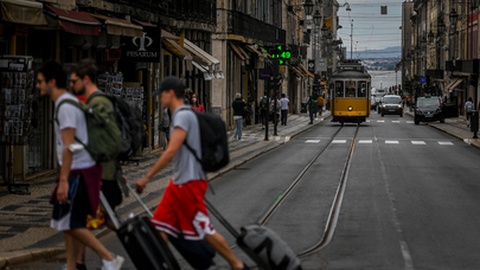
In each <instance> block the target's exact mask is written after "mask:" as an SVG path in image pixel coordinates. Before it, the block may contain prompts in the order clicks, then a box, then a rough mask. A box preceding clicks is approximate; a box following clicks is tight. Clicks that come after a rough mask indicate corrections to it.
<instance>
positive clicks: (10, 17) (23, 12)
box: [0, 0, 47, 25]
mask: <svg viewBox="0 0 480 270" xmlns="http://www.w3.org/2000/svg"><path fill="white" fill-rule="evenodd" d="M0 9H1V16H2V17H1V18H2V20H4V21H7V22H11V23H18V24H28V25H47V20H46V19H45V15H44V14H43V4H42V3H38V2H35V1H29V0H1V1H0Z"/></svg>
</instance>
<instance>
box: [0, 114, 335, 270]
mask: <svg viewBox="0 0 480 270" xmlns="http://www.w3.org/2000/svg"><path fill="white" fill-rule="evenodd" d="M329 115H330V112H326V113H324V115H323V116H322V117H323V118H327V117H328V116H329ZM323 118H319V119H318V120H315V121H314V125H309V124H308V122H309V117H308V115H306V114H301V115H289V118H288V125H287V126H281V125H279V126H278V136H272V134H273V125H272V124H271V123H270V124H269V136H270V137H269V140H268V141H264V136H265V135H264V134H265V130H263V129H262V126H261V125H253V126H248V127H247V128H245V129H244V130H243V137H242V140H241V141H233V138H232V136H231V134H233V131H231V132H229V135H230V136H229V151H230V164H229V165H228V166H227V167H226V168H224V169H222V170H220V171H219V172H215V173H210V174H209V175H208V178H209V179H210V180H211V179H214V178H215V177H217V176H219V175H222V174H224V173H226V172H228V171H230V170H232V169H235V168H236V167H237V166H240V165H241V164H243V163H245V162H247V161H250V160H252V159H253V158H255V157H257V156H259V155H261V154H263V153H265V152H267V151H270V150H272V149H274V148H276V147H278V146H280V145H282V144H283V143H285V142H288V141H289V140H290V139H291V138H292V137H293V136H296V135H298V134H300V133H302V132H304V131H306V130H308V129H310V128H311V127H313V126H315V124H318V123H320V122H321V121H323ZM159 154H160V151H156V153H151V154H149V155H146V156H145V157H143V159H142V160H141V161H140V163H139V165H138V166H137V165H136V164H134V163H132V164H127V165H125V166H123V169H124V173H125V175H126V176H127V178H128V179H129V183H130V184H132V183H134V181H136V179H139V178H141V177H142V176H143V175H144V174H145V172H146V171H147V170H148V169H149V168H150V167H152V166H153V164H154V163H155V161H156V160H157V158H158V155H159ZM171 175H172V173H171V170H170V168H166V169H165V170H164V171H162V173H161V174H160V175H157V176H156V177H155V178H153V179H152V181H151V182H150V183H149V185H148V187H147V189H146V191H145V192H143V193H142V195H141V196H142V198H143V200H144V201H145V202H146V203H147V205H148V206H149V207H152V208H154V207H155V206H156V205H157V203H158V201H159V199H160V197H161V195H162V194H163V189H164V188H165V187H166V186H167V183H168V181H169V179H170V177H171ZM53 188H54V181H53V179H42V180H37V181H35V182H34V183H32V184H31V185H30V192H31V195H13V194H9V193H7V191H6V190H0V214H1V217H2V218H1V219H0V269H4V268H5V267H8V266H11V265H15V264H20V263H26V262H29V261H33V260H38V259H41V258H47V257H50V256H55V255H57V254H59V253H61V252H64V246H63V235H62V234H60V233H57V232H56V231H55V230H53V229H51V228H50V227H49V225H50V215H51V210H52V206H51V205H50V204H49V202H48V201H49V198H50V193H51V192H52V190H53ZM117 210H118V212H119V213H120V214H121V215H122V216H124V217H125V216H126V215H128V213H131V212H133V213H140V212H141V211H142V209H141V208H140V206H139V205H138V204H136V203H135V201H134V199H133V197H132V196H129V197H126V198H124V201H123V204H122V205H121V206H120V207H119V208H118V209H117ZM94 233H95V234H96V235H97V236H98V237H101V236H102V235H104V234H106V233H108V230H107V229H105V228H101V229H98V230H95V231H94Z"/></svg>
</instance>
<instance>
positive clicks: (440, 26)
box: [437, 19, 445, 35]
mask: <svg viewBox="0 0 480 270" xmlns="http://www.w3.org/2000/svg"><path fill="white" fill-rule="evenodd" d="M437 29H438V34H439V35H440V34H443V33H445V22H444V21H443V19H439V20H438V23H437Z"/></svg>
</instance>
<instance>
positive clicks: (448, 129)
mask: <svg viewBox="0 0 480 270" xmlns="http://www.w3.org/2000/svg"><path fill="white" fill-rule="evenodd" d="M405 113H406V114H409V115H411V116H413V115H414V114H413V112H410V111H409V110H405ZM428 125H429V126H431V127H433V128H436V129H438V130H440V131H443V132H445V133H447V134H450V135H452V136H453V137H456V138H458V139H460V140H463V141H464V142H465V143H467V144H469V145H472V146H474V147H477V148H479V149H480V139H473V132H471V131H470V128H469V127H467V120H466V118H465V117H462V116H461V117H454V118H446V119H445V123H443V124H442V123H439V122H438V121H437V122H432V123H428ZM479 134H480V132H479Z"/></svg>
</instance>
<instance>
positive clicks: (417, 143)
mask: <svg viewBox="0 0 480 270" xmlns="http://www.w3.org/2000/svg"><path fill="white" fill-rule="evenodd" d="M412 144H413V145H427V143H425V142H424V141H412Z"/></svg>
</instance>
